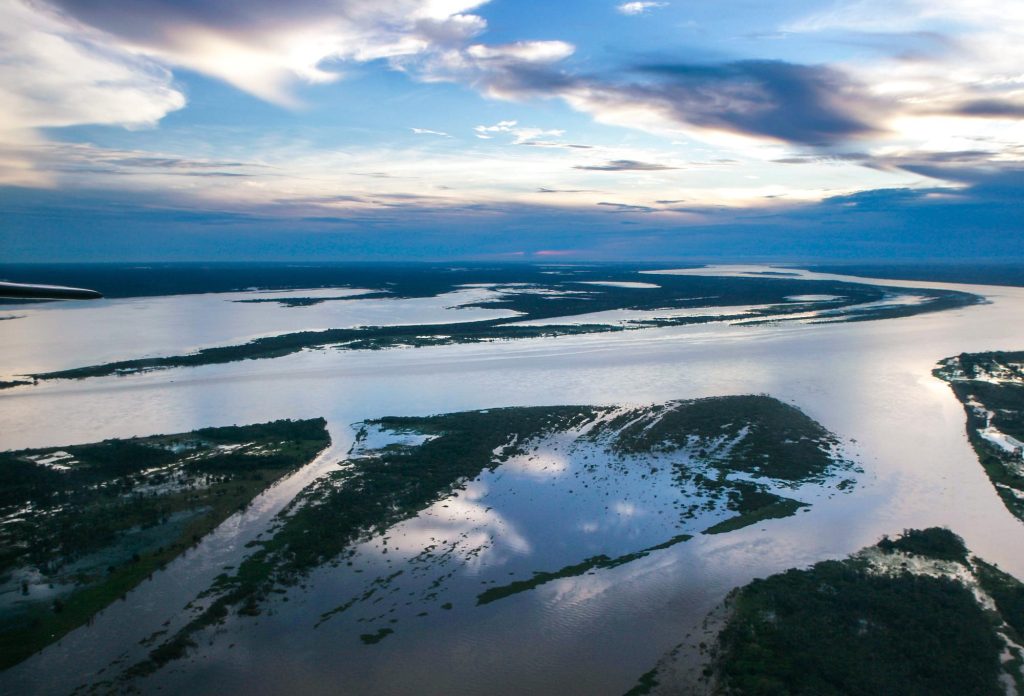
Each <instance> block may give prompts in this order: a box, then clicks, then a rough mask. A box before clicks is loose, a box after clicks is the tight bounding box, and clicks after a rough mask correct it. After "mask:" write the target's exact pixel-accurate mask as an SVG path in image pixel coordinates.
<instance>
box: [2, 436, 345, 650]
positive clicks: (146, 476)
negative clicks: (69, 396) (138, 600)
mask: <svg viewBox="0 0 1024 696" xmlns="http://www.w3.org/2000/svg"><path fill="white" fill-rule="evenodd" d="M329 442H330V438H329V436H328V434H327V431H326V422H325V421H324V420H323V419H313V420H306V421H276V422H274V423H266V424H261V425H250V426H229V427H225V428H204V429H201V430H197V431H194V432H191V433H185V434H178V435H157V436H152V437H145V438H132V439H128V440H106V441H103V442H99V443H94V444H87V445H73V446H68V447H60V448H56V447H51V448H46V449H38V450H20V451H15V452H3V453H0V518H2V519H3V520H4V524H3V525H0V582H4V583H11V582H14V581H17V582H23V583H24V584H23V590H22V593H21V594H20V595H19V596H18V598H17V599H16V600H13V601H8V602H6V603H5V604H4V605H3V606H2V607H0V668H3V667H8V666H10V665H12V664H15V663H17V662H18V661H20V660H22V659H24V658H25V657H27V656H28V655H29V654H31V653H32V652H34V651H35V650H38V649H39V648H41V647H43V646H44V645H46V644H48V643H50V642H52V641H53V640H55V639H56V638H59V637H60V636H62V635H64V634H65V633H66V632H67V631H69V630H71V629H72V628H75V627H77V626H79V625H81V624H83V623H85V622H86V621H88V620H89V619H90V618H91V617H92V616H93V615H94V614H95V613H96V612H97V611H99V610H101V609H102V608H103V607H105V606H106V605H107V604H109V603H110V602H112V601H114V600H115V599H117V598H118V597H120V596H122V595H123V594H124V593H125V592H127V591H128V590H130V589H132V587H134V586H135V585H137V584H138V583H139V582H141V581H142V580H144V579H145V578H146V577H147V576H149V575H150V574H152V573H153V572H154V571H155V570H157V569H159V568H160V567H162V566H163V565H164V564H166V563H168V562H169V561H171V560H173V559H174V558H175V557H176V556H177V555H179V554H180V553H181V552H182V551H183V550H184V549H187V548H188V547H189V546H191V545H192V544H194V543H195V542H196V541H198V540H199V539H200V538H201V537H202V536H203V535H205V534H206V533H207V532H208V531H210V530H211V529H213V528H215V527H216V526H217V525H219V524H220V523H221V522H222V521H223V520H224V519H225V518H227V517H228V516H229V515H231V514H232V513H234V512H236V511H237V510H239V509H240V508H243V507H244V506H246V505H247V504H248V503H249V502H250V501H251V500H252V499H253V498H254V497H255V496H256V495H258V494H259V493H260V492H262V491H263V490H265V489H266V488H267V487H268V486H269V485H270V484H272V483H273V482H274V481H276V480H277V479H279V478H280V477H281V476H283V475H285V474H287V473H288V472H290V471H293V470H295V469H296V468H298V467H300V466H302V465H303V464H305V463H307V462H308V461H309V460H310V459H311V458H312V457H313V456H314V455H315V454H316V453H317V452H318V451H320V450H321V449H323V448H324V447H326V446H327V445H328V444H329ZM222 446H223V447H222ZM55 458H56V459H55ZM39 460H44V461H50V460H53V461H55V462H56V464H51V465H50V466H47V465H46V464H44V463H40V461H39ZM20 578H24V580H20ZM32 578H42V582H43V583H46V584H48V585H49V586H50V587H54V586H56V587H58V588H63V589H58V592H57V594H56V599H52V597H51V593H50V592H48V591H42V592H41V593H40V594H41V595H42V597H45V599H40V598H37V597H36V587H35V586H36V585H38V584H39V583H40V580H38V579H32Z"/></svg>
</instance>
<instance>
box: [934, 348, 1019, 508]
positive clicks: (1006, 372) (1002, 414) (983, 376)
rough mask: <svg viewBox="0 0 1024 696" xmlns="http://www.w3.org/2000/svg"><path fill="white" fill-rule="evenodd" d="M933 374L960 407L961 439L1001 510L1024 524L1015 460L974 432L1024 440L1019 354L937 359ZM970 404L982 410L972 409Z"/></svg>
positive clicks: (1007, 353)
mask: <svg viewBox="0 0 1024 696" xmlns="http://www.w3.org/2000/svg"><path fill="white" fill-rule="evenodd" d="M934 374H935V376H936V377H938V378H940V379H943V380H945V381H946V382H948V383H949V385H950V387H951V388H952V389H953V393H954V394H956V396H957V398H958V399H959V400H960V402H961V403H963V404H964V410H965V411H966V413H967V437H968V439H969V440H970V442H971V445H972V446H973V447H974V451H975V452H976V453H977V455H978V461H979V462H980V463H981V465H982V467H983V468H984V469H985V473H986V474H987V475H988V477H989V479H990V480H991V481H992V483H993V484H995V486H996V492H997V493H998V494H999V497H1000V498H1002V500H1003V503H1004V504H1005V505H1006V507H1007V508H1008V509H1009V510H1010V512H1012V513H1013V514H1014V515H1016V516H1017V517H1019V518H1021V519H1024V465H1022V461H1021V458H1020V457H1019V456H1017V455H1015V454H1012V453H1010V452H1007V451H1006V450H1004V449H1003V448H1001V447H999V446H998V445H995V444H994V443H992V442H989V441H988V440H986V439H985V438H984V437H982V435H981V432H980V431H982V430H983V429H984V428H986V427H988V426H991V427H994V428H995V429H997V430H998V431H1000V432H1002V433H1004V434H1006V435H1009V436H1010V437H1013V438H1016V439H1017V440H1021V441H1024V352H1021V351H1017V352H1007V351H993V352H990V353H961V354H960V355H958V356H956V357H953V358H947V359H945V360H943V361H942V362H941V363H940V364H939V366H938V367H937V368H936V369H935V370H934ZM993 380H994V381H993ZM971 402H975V403H979V404H981V406H982V408H981V409H975V408H973V407H972V406H970V405H969V404H970V403H971ZM989 414H990V415H989Z"/></svg>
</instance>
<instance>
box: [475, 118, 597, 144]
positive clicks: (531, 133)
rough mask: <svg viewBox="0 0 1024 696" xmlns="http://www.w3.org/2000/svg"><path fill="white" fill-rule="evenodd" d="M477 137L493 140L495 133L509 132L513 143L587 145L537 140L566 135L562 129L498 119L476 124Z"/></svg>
mask: <svg viewBox="0 0 1024 696" xmlns="http://www.w3.org/2000/svg"><path fill="white" fill-rule="evenodd" d="M473 132H474V133H475V134H476V137H478V138H480V139H481V140H491V139H492V138H494V134H497V133H508V134H509V135H511V136H512V137H513V140H512V144H513V145H532V146H534V147H586V146H585V145H583V146H576V145H565V144H563V143H556V142H551V141H546V140H537V138H542V137H555V138H560V137H561V136H563V135H565V131H564V130H561V129H557V128H556V129H549V130H545V129H543V128H526V127H522V126H520V125H519V122H518V121H498V122H497V123H495V124H494V125H492V126H476V127H475V128H473Z"/></svg>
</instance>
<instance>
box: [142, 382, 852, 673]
mask: <svg viewBox="0 0 1024 696" xmlns="http://www.w3.org/2000/svg"><path fill="white" fill-rule="evenodd" d="M353 427H354V429H355V435H354V444H353V445H352V447H351V450H350V451H349V454H348V457H347V459H346V461H344V462H342V464H341V466H340V467H339V468H337V469H334V470H332V471H330V472H328V473H326V474H324V475H323V476H321V477H320V478H318V479H317V480H315V481H314V482H313V483H311V484H310V485H309V486H308V487H307V488H305V489H304V490H303V491H302V492H300V493H299V494H298V495H297V496H296V498H295V499H294V500H293V501H292V503H290V504H289V506H288V507H287V508H286V509H285V510H283V511H282V512H281V513H280V514H279V516H278V518H277V521H276V522H275V523H274V524H273V525H272V526H271V529H270V531H269V533H268V534H267V535H265V536H263V537H261V538H259V539H258V540H257V541H255V542H253V544H252V548H251V553H250V554H249V555H248V556H247V557H246V558H245V559H244V560H242V561H241V563H240V564H239V565H238V567H237V568H235V569H234V570H232V571H231V572H226V573H224V574H222V575H221V576H219V577H218V578H217V579H216V580H215V582H214V583H213V585H212V586H211V587H210V588H208V589H207V590H206V591H204V592H203V593H202V594H201V595H200V598H199V601H197V602H195V603H194V605H193V607H192V612H193V613H192V616H191V618H190V620H189V621H188V623H187V624H186V625H184V626H183V627H182V628H181V629H180V630H178V631H176V632H175V633H174V634H173V635H168V636H166V637H165V638H164V640H163V641H162V642H161V643H160V644H159V645H156V646H155V647H154V648H153V649H152V650H151V651H150V652H149V654H148V656H147V657H146V658H145V659H144V660H142V661H140V662H137V663H136V664H134V665H133V666H132V667H131V668H129V669H128V670H127V671H126V672H125V673H124V674H123V676H122V678H123V679H124V680H127V681H132V680H136V679H139V678H144V677H146V676H147V675H150V674H152V673H153V672H155V671H157V670H159V669H160V668H161V667H162V666H163V665H165V664H166V663H167V662H169V661H171V660H175V659H178V658H181V657H183V656H185V655H188V654H189V653H190V652H192V651H195V650H201V649H202V648H201V647H200V646H204V645H207V644H208V643H209V641H210V640H216V638H215V636H216V635H217V634H218V633H220V632H222V631H225V630H234V631H239V632H244V630H245V622H246V621H251V620H252V618H251V617H255V616H259V615H261V614H264V613H266V612H270V613H274V612H276V611H278V610H279V609H281V607H282V604H281V603H282V602H287V601H289V595H290V594H292V595H293V599H294V598H295V597H294V593H300V596H301V593H302V591H303V587H304V586H305V584H306V582H307V578H308V577H309V576H310V574H311V573H313V571H315V570H318V569H325V568H331V569H334V570H333V571H332V577H335V580H333V581H332V582H331V586H330V588H328V589H326V590H324V591H323V592H318V595H317V597H318V599H322V598H323V597H324V596H329V593H331V592H336V593H338V602H337V605H336V606H335V607H334V608H332V609H329V610H327V611H325V612H323V613H322V615H321V616H320V618H319V621H318V622H317V624H316V626H319V625H320V624H322V623H324V622H326V621H338V620H343V621H346V622H347V623H346V626H347V625H351V627H352V630H351V633H350V634H349V635H350V636H351V638H352V639H353V640H358V641H360V642H361V643H363V644H365V645H366V646H373V645H376V644H377V643H379V642H381V641H384V640H387V639H388V638H389V637H390V636H392V635H394V634H395V633H396V632H400V630H401V624H402V623H403V622H405V621H415V620H418V619H420V618H422V617H424V616H428V615H430V614H431V613H432V612H450V611H456V612H478V611H485V610H488V611H489V610H491V608H492V607H500V606H504V604H505V602H508V601H510V600H511V599H512V598H513V597H517V596H518V597H522V596H523V595H524V594H525V593H530V592H534V591H540V590H543V589H544V588H546V587H547V586H548V585H556V584H557V583H558V582H560V581H566V580H572V579H573V578H579V577H582V576H584V575H588V574H593V573H606V572H615V569H616V568H618V567H620V566H623V565H626V564H629V563H633V562H636V561H638V560H640V559H642V558H646V557H648V556H651V555H652V554H656V553H667V552H670V551H671V549H672V548H673V547H674V546H676V545H677V544H682V543H685V542H686V541H687V540H689V539H691V538H693V536H695V535H697V534H724V533H730V532H732V531H734V530H737V529H741V528H743V527H746V526H748V525H751V524H755V523H761V522H764V521H767V520H771V519H774V518H782V517H786V516H791V515H793V514H796V513H797V512H798V511H799V510H801V509H803V508H806V507H808V506H809V505H810V504H811V503H810V502H808V500H811V499H814V500H816V499H818V498H820V497H823V496H826V495H835V494H837V493H839V494H841V493H842V492H843V491H848V490H850V488H851V487H852V486H853V485H854V483H855V479H854V478H852V477H853V476H855V475H856V474H857V473H858V471H859V469H858V468H857V467H856V465H855V464H854V462H852V461H851V460H850V459H848V458H847V457H846V456H845V455H844V450H843V445H842V443H841V442H840V441H839V440H838V439H837V438H836V437H835V436H834V435H832V434H831V433H829V432H828V431H827V430H826V429H825V428H823V427H822V426H821V425H820V424H818V423H817V422H815V421H814V420H813V419H811V418H809V417H808V416H807V415H806V414H804V413H803V412H801V411H800V410H799V409H797V408H796V407H794V406H792V405H789V404H785V403H783V402H781V401H778V400H776V399H773V398H771V397H769V396H766V395H739V396H724V397H714V398H703V399H693V400H681V401H670V402H666V403H658V404H653V405H644V406H614V405H611V406H609V405H598V406H586V405H585V406H529V407H506V408H494V409H483V410H476V411H463V412H456V413H448V414H441V415H431V416H403V417H384V418H377V419H371V420H367V421H363V422H360V423H356V424H355V425H354V426H353ZM638 513H642V514H638ZM424 525H425V526H426V528H427V529H429V532H424V531H423V529H424ZM445 530H450V531H445ZM523 544H526V545H528V546H529V547H530V548H531V549H532V552H531V553H530V554H522V553H514V552H513V553H506V552H507V551H508V550H509V549H513V550H514V548H517V547H518V548H522V546H523ZM492 559H494V560H492ZM469 568H472V572H467V569H469ZM311 628H314V626H311ZM367 649H372V648H369V647H368V648H367Z"/></svg>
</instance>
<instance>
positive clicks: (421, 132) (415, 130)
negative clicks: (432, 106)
mask: <svg viewBox="0 0 1024 696" xmlns="http://www.w3.org/2000/svg"><path fill="white" fill-rule="evenodd" d="M409 130H411V131H412V132H413V133H415V134H416V135H437V136H440V137H442V138H450V137H452V136H451V135H449V134H448V133H445V132H444V131H439V130H431V129H429V128H410V129H409Z"/></svg>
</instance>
